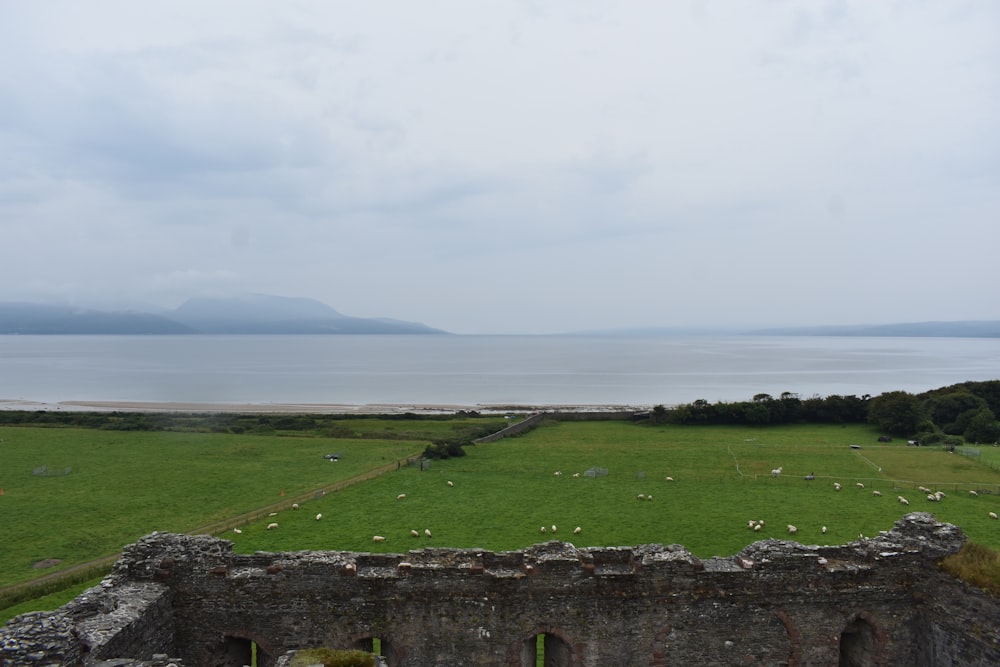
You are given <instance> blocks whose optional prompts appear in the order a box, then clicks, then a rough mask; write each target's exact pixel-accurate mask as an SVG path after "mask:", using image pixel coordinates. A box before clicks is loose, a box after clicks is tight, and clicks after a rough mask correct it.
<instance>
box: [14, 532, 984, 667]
mask: <svg viewBox="0 0 1000 667" xmlns="http://www.w3.org/2000/svg"><path fill="white" fill-rule="evenodd" d="M963 541H964V535H962V533H961V531H960V530H959V529H957V528H955V527H954V526H951V525H948V524H941V523H938V522H936V521H935V520H934V518H933V517H932V516H931V515H929V514H923V513H914V514H909V515H907V516H906V517H904V518H903V519H902V520H901V521H900V522H899V523H897V525H896V527H895V528H894V529H893V530H892V531H889V532H887V533H885V534H882V535H880V536H878V537H876V538H872V539H864V540H859V541H858V542H853V543H851V544H848V545H842V546H834V547H817V546H803V545H800V544H796V543H793V542H784V541H778V540H767V541H763V542H758V543H755V544H753V545H751V546H749V547H747V548H746V549H745V550H744V551H742V552H741V553H740V554H737V555H736V556H733V557H731V558H712V559H709V560H705V561H701V560H699V559H698V558H696V557H694V556H693V555H692V554H690V553H689V552H688V551H686V550H685V549H684V548H683V547H680V546H677V545H671V546H663V545H644V546H639V547H616V548H610V547H602V548H586V549H577V548H575V547H574V546H573V545H572V544H568V543H564V542H548V543H545V544H540V545H535V546H534V547H531V548H530V549H527V550H525V551H516V552H502V553H495V552H489V551H483V550H475V549H421V550H417V551H411V552H409V553H407V554H388V555H386V554H370V553H352V552H295V553H265V552H259V553H257V554H253V555H242V554H234V553H233V552H232V550H231V547H232V545H231V543H229V542H228V541H225V540H220V539H216V538H211V537H207V536H195V537H191V536H181V535H173V534H165V533H154V534H152V535H150V536H147V537H146V538H143V539H142V540H140V541H139V542H137V543H136V544H134V545H131V546H130V547H128V548H127V549H126V551H125V553H124V554H123V557H122V559H121V560H120V561H119V563H118V564H117V565H116V567H115V571H114V572H113V573H112V575H111V576H110V577H109V578H108V579H107V580H106V581H105V584H104V585H102V587H101V590H99V591H96V592H94V594H93V595H92V596H91V597H92V599H97V598H99V597H100V596H101V594H102V593H101V591H105V592H106V593H108V594H110V592H111V591H118V592H119V595H124V596H125V597H126V598H131V597H135V598H136V602H135V603H134V604H133V605H132V607H131V608H130V609H131V610H132V611H131V612H130V613H129V619H130V621H129V622H125V621H118V622H116V623H106V622H105V621H101V620H99V619H101V618H102V617H104V616H107V615H108V612H102V611H101V605H100V604H99V603H93V602H92V603H91V605H90V610H91V611H92V612H94V613H93V614H91V615H90V616H86V615H81V612H80V610H79V609H78V610H77V612H76V615H71V616H67V612H63V611H60V612H53V614H52V615H51V616H50V618H51V619H53V623H54V625H53V627H55V625H58V624H59V623H62V625H59V627H60V628H62V630H63V631H64V634H67V635H68V636H70V637H71V638H72V637H86V638H87V641H88V642H94V641H95V638H96V637H97V636H98V635H97V634H95V633H94V632H92V631H91V630H90V629H92V628H94V627H98V626H100V624H101V623H106V627H108V628H114V627H119V628H120V630H119V631H117V632H113V631H111V630H109V632H108V633H107V634H106V635H102V637H103V639H101V640H100V641H96V643H92V644H91V648H90V650H89V652H87V653H85V654H83V655H81V657H80V660H81V662H82V663H83V664H88V665H89V664H100V662H99V661H100V660H107V659H109V658H111V657H128V658H135V659H145V660H148V659H150V657H151V655H152V654H154V653H169V654H170V655H177V656H179V657H180V658H181V659H183V661H184V664H189V665H218V666H219V667H223V666H226V665H231V664H232V665H239V664H243V663H242V662H237V660H238V659H239V655H240V653H239V652H240V650H242V649H243V647H245V646H248V645H249V642H251V641H252V642H254V643H256V644H257V646H258V664H259V665H261V667H269V666H270V665H273V664H274V663H275V661H276V660H277V658H278V656H281V655H283V654H285V653H286V652H288V651H293V650H296V649H300V648H308V647H315V646H329V647H333V648H343V649H348V648H363V647H367V646H370V641H371V639H372V638H373V637H377V638H379V639H380V640H381V643H382V653H383V655H384V656H385V657H386V660H387V663H388V664H389V665H391V666H397V665H399V666H403V665H405V666H411V665H412V666H423V665H471V664H475V665H484V666H489V665H496V666H515V665H534V664H535V663H534V651H535V638H536V636H538V635H540V634H542V635H545V645H546V649H545V653H546V656H547V660H548V661H549V662H547V664H553V665H567V666H569V665H573V666H575V665H580V666H595V667H596V666H598V665H678V664H703V665H840V664H847V665H915V666H918V667H923V666H924V665H926V666H928V667H929V666H930V665H934V666H942V665H944V666H946V665H962V666H963V667H965V666H969V665H995V664H1000V644H998V630H1000V604H998V601H997V600H996V599H994V598H992V597H989V596H987V595H986V594H984V593H981V592H979V591H976V590H974V589H971V588H970V587H968V586H966V585H965V584H963V583H962V582H959V581H956V580H954V579H952V578H951V577H949V576H948V575H946V574H944V573H942V572H939V571H938V569H937V567H936V561H937V560H938V559H939V558H941V557H943V556H944V555H947V554H950V553H953V552H955V551H957V550H958V549H959V548H960V546H961V544H962V542H963ZM128 587H133V588H132V590H133V593H134V594H135V595H133V593H128V594H125V593H124V591H125V590H126V589H127V588H128ZM93 590H94V589H92V591H93ZM88 595H90V592H89V591H88ZM71 604H72V603H71ZM68 606H69V605H68ZM123 606H124V604H123V603H122V602H119V603H118V607H117V609H119V610H120V609H121V608H122V607H123ZM64 609H66V608H64ZM143 610H144V611H143ZM16 621H17V619H15V623H14V624H13V627H14V628H15V633H14V634H13V635H12V634H11V632H10V627H11V626H9V627H8V629H6V630H4V631H0V656H5V658H6V659H7V660H9V664H18V665H20V664H47V663H45V662H41V661H38V660H34V659H30V660H29V659H28V658H26V655H27V654H26V653H25V652H23V651H21V652H18V651H17V650H14V651H10V650H8V649H7V646H8V642H9V641H11V640H13V641H17V639H18V636H17V633H16V629H17V627H18V624H17V623H16ZM102 627H103V626H102ZM120 635H127V637H124V638H123V637H120ZM168 636H169V637H170V641H167V637H168ZM141 637H149V641H150V642H152V644H155V649H152V648H148V647H142V648H137V646H136V644H143V643H144V640H142V639H137V638H141ZM171 642H172V643H171ZM39 650H41V649H37V648H36V652H37V651H39ZM63 650H65V649H63ZM31 660H34V661H31ZM59 664H75V663H73V662H62V663H59Z"/></svg>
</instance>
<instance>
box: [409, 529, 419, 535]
mask: <svg viewBox="0 0 1000 667" xmlns="http://www.w3.org/2000/svg"><path fill="white" fill-rule="evenodd" d="M410 535H412V536H413V537H420V533H418V532H417V531H415V530H411V531H410Z"/></svg>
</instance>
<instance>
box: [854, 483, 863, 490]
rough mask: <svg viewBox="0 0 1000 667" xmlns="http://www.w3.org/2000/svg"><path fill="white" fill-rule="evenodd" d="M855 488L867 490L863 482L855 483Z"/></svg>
mask: <svg viewBox="0 0 1000 667" xmlns="http://www.w3.org/2000/svg"><path fill="white" fill-rule="evenodd" d="M854 486H856V487H858V488H859V489H863V488H865V485H864V484H862V483H861V482H855V483H854Z"/></svg>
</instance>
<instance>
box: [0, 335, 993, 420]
mask: <svg viewBox="0 0 1000 667" xmlns="http://www.w3.org/2000/svg"><path fill="white" fill-rule="evenodd" d="M993 379H1000V339H979V338H864V337H775V336H732V337H696V338H678V337H611V336H608V337H599V336H469V335H460V336H459V335H442V336H427V335H424V336H400V335H393V336H342V335H336V336H288V335H285V336H204V335H196V336H0V404H2V406H3V407H18V404H20V403H24V402H27V403H32V402H37V403H44V404H58V403H70V404H71V403H74V402H76V401H108V402H114V401H128V402H181V403H236V404H247V403H248V404H276V405H280V404H320V405H325V404H345V405H365V404H387V405H408V404H414V405H457V406H470V407H476V406H491V405H565V406H588V405H627V406H652V405H656V404H664V405H670V404H676V403H689V402H692V401H694V400H697V399H705V400H707V401H709V402H715V401H741V400H749V399H750V398H752V397H753V395H754V394H758V393H768V394H771V395H773V396H775V397H777V396H779V395H780V394H781V393H782V392H786V391H788V392H793V393H796V394H798V395H800V396H801V397H802V398H808V397H810V396H823V397H825V396H829V395H833V394H840V395H851V394H853V395H857V396H861V395H864V394H871V395H877V394H880V393H883V392H886V391H893V390H897V389H899V390H905V391H910V392H914V393H916V392H921V391H925V390H928V389H934V388H937V387H941V386H946V385H949V384H954V383H957V382H963V381H966V380H993Z"/></svg>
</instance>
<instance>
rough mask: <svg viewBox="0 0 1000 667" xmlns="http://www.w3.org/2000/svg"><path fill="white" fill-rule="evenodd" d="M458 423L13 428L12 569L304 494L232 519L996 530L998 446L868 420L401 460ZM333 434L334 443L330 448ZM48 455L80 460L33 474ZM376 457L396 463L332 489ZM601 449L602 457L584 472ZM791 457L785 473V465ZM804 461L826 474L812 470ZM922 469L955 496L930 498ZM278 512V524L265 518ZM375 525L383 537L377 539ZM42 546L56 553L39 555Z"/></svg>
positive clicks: (831, 532) (425, 542) (721, 548)
mask: <svg viewBox="0 0 1000 667" xmlns="http://www.w3.org/2000/svg"><path fill="white" fill-rule="evenodd" d="M471 421H472V422H475V423H476V424H478V425H479V426H481V425H482V421H481V420H480V421H478V422H476V420H474V419H473V420H471ZM502 425H503V420H502V419H498V420H497V426H498V427H499V426H502ZM464 427H465V428H468V425H467V424H466V425H465V426H464ZM460 428H463V422H462V420H457V421H456V422H455V423H452V422H449V421H442V422H435V421H429V422H425V421H417V420H414V421H412V422H410V421H405V420H399V419H394V420H386V421H381V420H358V421H356V422H354V421H345V424H344V426H343V427H338V433H337V435H338V436H339V437H336V438H332V437H323V436H316V435H311V436H308V437H303V436H302V434H299V435H297V436H292V435H290V434H282V433H280V432H278V433H273V434H268V435H247V434H240V435H234V434H231V433H170V432H118V431H102V430H95V429H77V428H37V427H2V428H0V436H2V438H3V443H2V444H0V488H3V489H4V495H3V496H0V520H2V525H3V529H2V531H3V533H2V535H3V539H2V540H0V563H2V564H3V568H0V587H2V586H7V585H10V584H14V583H17V582H24V581H27V580H31V579H34V578H36V577H38V576H40V575H42V574H47V573H49V572H51V571H53V570H58V569H59V568H65V567H68V566H71V565H74V564H77V563H82V562H86V561H89V560H91V559H95V558H98V557H101V556H104V555H107V554H111V553H114V552H116V551H118V550H120V549H121V547H122V546H124V545H125V544H128V543H130V542H133V541H135V540H136V539H137V538H139V537H141V536H142V535H145V534H147V533H150V532H152V531H154V530H164V531H177V532H189V531H194V530H196V529H199V528H202V527H204V526H207V525H209V524H211V523H213V522H219V521H224V520H228V519H232V518H233V517H237V516H240V515H242V514H245V513H247V512H251V511H253V510H260V508H264V507H268V506H270V505H272V504H275V503H281V502H284V503H285V505H286V506H287V505H288V504H289V503H290V502H291V500H293V499H298V500H300V502H301V505H302V508H301V509H300V510H297V511H294V510H291V509H288V508H284V509H279V508H275V509H276V510H277V511H278V514H277V516H275V517H268V516H266V512H265V513H264V514H263V515H262V516H261V518H260V519H259V520H255V521H250V522H247V523H245V525H242V526H241V530H242V533H240V534H237V533H234V532H232V531H231V530H227V531H225V532H224V533H222V535H223V536H224V537H226V538H227V539H230V540H232V541H233V542H234V544H235V548H236V549H237V551H241V552H253V551H256V550H267V551H284V550H303V549H339V550H354V551H379V552H405V551H407V550H410V549H416V548H422V547H430V546H434V547H468V548H483V549H490V550H494V551H502V550H510V549H522V548H525V547H528V546H530V545H531V544H535V543H538V542H542V541H546V540H549V539H563V540H566V541H571V542H573V543H574V544H576V545H577V546H581V547H585V546H609V545H636V544H644V543H663V544H672V543H679V544H683V545H685V546H686V547H687V548H688V549H689V550H690V551H692V552H693V553H694V554H695V555H697V556H700V557H703V558H704V557H710V556H713V555H730V554H733V553H735V552H737V551H739V550H740V549H741V548H743V547H744V546H746V545H747V544H749V543H751V542H753V541H756V540H761V539H766V538H780V539H789V535H788V533H787V531H786V525H787V524H794V525H796V526H797V527H798V529H799V531H798V533H797V534H796V535H795V537H794V539H796V540H797V541H799V542H802V543H806V544H836V543H843V542H847V541H851V540H854V539H856V538H857V537H858V535H859V534H864V535H874V534H876V533H878V531H880V530H888V529H889V528H891V527H892V525H893V523H894V522H895V521H896V520H897V519H898V518H899V517H901V516H902V515H903V514H905V513H906V512H908V511H915V510H922V511H931V512H933V513H934V514H935V515H936V516H937V517H938V518H939V519H941V520H944V521H949V522H952V523H955V524H957V525H959V526H961V527H962V528H963V529H964V530H965V531H966V533H967V534H968V535H969V537H970V539H971V540H973V541H975V542H978V543H980V544H983V545H986V546H989V547H992V548H993V549H1000V521H996V520H992V519H990V518H989V515H988V513H989V512H990V511H993V512H997V513H1000V470H998V469H997V468H996V467H990V466H989V465H988V464H987V462H988V461H989V460H991V458H990V457H991V456H992V455H993V453H994V452H993V451H992V448H991V449H990V451H989V452H985V451H984V453H983V456H981V457H980V459H979V460H977V459H973V458H967V457H963V456H959V455H956V454H950V453H947V452H945V451H943V450H940V449H933V448H921V447H907V446H906V445H905V443H904V442H902V441H896V442H893V443H890V444H879V443H877V442H876V437H877V433H876V432H875V431H873V430H872V429H871V428H870V427H867V426H863V425H851V426H832V425H815V424H813V425H797V426H782V427H770V428H748V427H721V426H712V427H698V426H674V425H662V426H646V425H636V424H631V423H628V422H561V423H555V422H552V423H548V424H545V425H543V426H540V427H539V428H536V429H535V430H533V431H531V432H529V433H527V434H525V435H522V436H520V437H515V438H508V439H506V440H502V441H499V442H496V443H491V444H484V445H476V446H469V447H467V448H466V452H467V455H466V456H464V457H457V458H450V459H446V460H434V461H431V462H430V465H429V466H427V467H426V468H424V469H421V466H406V465H400V466H399V467H398V468H397V467H396V466H395V465H394V463H395V462H399V461H405V459H406V458H407V457H411V456H413V455H415V454H418V453H419V452H421V451H422V450H423V449H424V447H425V446H426V444H427V443H428V441H430V440H434V439H441V438H446V437H448V436H449V434H454V433H455V431H456V429H460ZM393 437H400V438H402V439H392V438H393ZM420 438H426V440H420ZM851 444H861V445H862V448H861V449H852V448H851V447H850V445H851ZM985 449H986V448H984V450H985ZM333 452H337V453H340V454H341V455H342V456H341V459H340V461H338V462H335V463H334V462H330V461H328V460H326V459H324V458H323V455H324V454H327V453H333ZM43 464H44V465H46V466H48V468H49V469H50V470H57V469H61V468H64V467H72V469H73V470H72V472H71V473H70V474H68V475H65V476H53V477H44V476H34V475H32V469H34V468H37V467H38V466H41V465H43ZM381 466H388V468H389V472H386V473H385V474H382V475H380V476H378V477H375V478H373V479H370V480H367V481H364V482H362V483H358V484H355V485H351V486H348V487H346V488H342V489H340V490H337V491H335V492H331V493H327V494H325V495H322V494H321V493H320V492H319V491H320V490H321V489H325V488H331V487H333V486H335V485H337V484H338V483H342V482H343V481H345V480H349V479H351V478H353V477H357V476H358V475H363V474H365V473H367V472H370V471H371V470H373V469H376V468H379V467H381ZM595 466H597V467H600V468H606V469H607V470H608V474H607V475H606V476H598V477H588V476H586V475H585V474H584V473H585V471H586V470H588V469H589V468H592V467H595ZM779 466H780V467H781V468H782V469H783V471H782V474H781V475H780V476H779V477H773V476H772V475H771V470H772V469H775V468H778V467H779ZM557 471H558V472H561V474H558V475H557V474H555V473H556V472H557ZM810 473H813V474H814V475H815V477H816V479H815V480H812V481H806V480H805V479H804V477H805V475H807V474H810ZM576 475H579V476H576ZM667 477H671V478H673V481H668V480H667ZM449 481H450V482H452V484H453V485H452V486H450V485H449V484H448V482H449ZM835 481H836V482H839V483H840V484H841V485H842V489H841V491H839V492H838V491H835V490H834V482H835ZM857 483H861V484H864V488H863V489H862V488H859V487H857V486H856V484H857ZM918 485H923V486H927V487H930V488H932V489H934V490H942V491H944V492H945V493H946V494H947V496H946V498H945V499H944V500H943V501H942V502H940V503H932V502H929V501H927V499H926V498H925V494H924V493H922V492H920V491H918V490H917V489H916V486H918ZM970 489H978V490H980V494H979V495H978V496H972V495H970V494H969V493H968V491H969V490H970ZM874 490H878V491H880V492H881V493H882V494H883V495H882V496H881V497H879V496H875V495H873V491H874ZM282 492H284V495H282ZM400 494H405V498H402V499H399V498H398V496H399V495H400ZM639 494H643V495H644V496H646V497H648V496H652V500H639V499H638V497H637V496H638V495H639ZM898 495H903V496H905V497H907V498H908V499H909V501H910V505H909V506H908V507H907V506H904V505H902V504H900V503H899V502H898V501H897V500H896V497H897V496H898ZM317 513H322V515H323V518H322V520H321V521H317V520H316V519H315V516H316V514H317ZM258 514H260V513H259V512H258ZM750 519H755V520H759V519H763V520H764V521H765V528H764V529H763V530H761V531H760V532H754V531H752V530H749V529H748V528H747V521H748V520H750ZM270 522H276V523H278V524H279V526H278V528H277V529H275V530H270V531H269V530H266V525H267V524H268V523H270ZM553 525H554V526H556V527H557V532H555V534H553V532H552V526H553ZM542 526H545V527H546V531H545V532H544V533H543V532H542V531H541V527H542ZM577 526H579V527H580V529H581V531H580V533H579V534H573V529H574V528H575V527H577ZM822 526H827V529H828V530H827V532H826V533H825V534H824V533H823V532H822V531H821V528H822ZM425 529H428V530H430V531H431V537H426V536H425V535H424V530H425ZM413 530H415V531H418V532H419V534H420V536H419V537H413V536H412V535H411V531H413ZM373 535H382V536H384V537H385V538H386V539H385V541H384V542H373V541H372V536H373ZM44 559H59V560H60V561H62V562H61V563H60V564H59V565H57V566H56V567H55V568H51V569H46V570H38V569H34V568H33V567H32V566H33V565H34V564H35V563H37V562H39V561H42V560H44ZM53 606H58V605H57V604H56V605H53ZM36 608H44V607H36ZM26 610H27V609H24V608H23V605H22V607H21V608H20V609H19V611H26Z"/></svg>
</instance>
